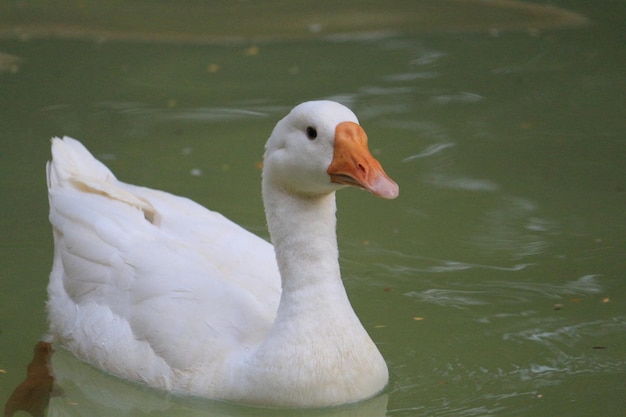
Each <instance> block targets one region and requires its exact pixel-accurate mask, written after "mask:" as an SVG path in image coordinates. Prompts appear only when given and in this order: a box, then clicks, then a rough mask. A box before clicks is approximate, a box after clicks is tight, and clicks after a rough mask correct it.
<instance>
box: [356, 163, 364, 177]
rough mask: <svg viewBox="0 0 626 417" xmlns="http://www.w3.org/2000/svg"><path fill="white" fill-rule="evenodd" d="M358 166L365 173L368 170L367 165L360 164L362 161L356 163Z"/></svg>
mask: <svg viewBox="0 0 626 417" xmlns="http://www.w3.org/2000/svg"><path fill="white" fill-rule="evenodd" d="M356 167H357V169H358V170H359V171H361V172H362V173H364V174H365V173H366V172H367V169H365V166H363V164H360V163H359V164H356Z"/></svg>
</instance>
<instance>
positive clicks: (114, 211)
mask: <svg viewBox="0 0 626 417" xmlns="http://www.w3.org/2000/svg"><path fill="white" fill-rule="evenodd" d="M357 123H358V121H357V119H356V117H355V116H354V114H353V113H352V112H351V111H350V110H348V109H347V108H345V107H344V106H341V105H340V104H337V103H334V102H328V101H319V102H307V103H303V104H301V105H299V106H297V107H295V108H294V109H293V110H292V111H291V113H290V114H288V115H287V116H286V117H285V118H284V119H282V120H281V121H280V122H279V123H278V124H277V125H276V127H275V129H274V131H273V133H272V135H271V137H270V139H269V140H268V142H267V145H266V152H265V158H264V169H263V199H264V204H265V208H266V214H267V220H268V226H269V230H270V235H271V238H272V242H273V243H274V246H272V245H271V244H270V243H268V242H267V241H265V240H263V239H261V238H259V237H257V236H255V235H254V234H252V233H250V232H248V231H246V230H245V229H243V228H241V227H240V226H238V225H237V224H235V223H233V222H231V221H230V220H228V219H226V218H225V217H224V216H222V215H220V214H218V213H216V212H212V211H209V210H207V209H205V208H204V207H201V206H200V205H198V204H196V203H194V202H193V201H191V200H188V199H186V198H182V197H177V196H174V195H171V194H168V193H165V192H162V191H156V190H152V189H148V188H144V187H138V186H134V185H130V184H125V183H123V182H121V181H118V180H117V179H116V178H115V176H114V175H113V174H112V173H111V172H110V171H109V170H108V168H106V167H105V166H104V165H103V164H102V163H100V162H98V161H97V160H96V159H95V158H94V157H93V156H92V155H91V154H90V153H89V151H87V149H86V148H85V147H84V146H83V145H81V144H80V143H79V142H78V141H76V140H74V139H71V138H68V137H65V138H63V139H59V138H55V139H53V141H52V161H51V162H49V163H48V166H47V176H48V190H49V200H50V222H51V224H52V227H53V233H54V243H55V253H54V264H53V268H52V272H51V275H50V284H49V287H48V293H49V300H48V311H49V321H50V332H51V334H52V336H53V337H54V339H55V340H56V341H58V342H59V343H61V344H62V345H63V346H65V348H67V349H68V350H70V351H71V352H73V353H74V354H75V355H76V356H77V357H78V358H80V359H82V360H84V361H86V362H88V363H91V364H93V365H94V366H97V367H99V368H101V369H104V370H106V371H108V372H111V373H113V374H115V375H118V376H121V377H124V378H128V379H131V380H136V381H143V382H145V383H147V384H148V385H151V386H153V387H157V388H161V389H166V390H171V391H174V392H180V393H187V394H192V395H199V396H203V397H208V398H214V399H221V400H228V401H236V402H246V403H253V404H262V405H272V406H296V407H317V406H327V405H334V404H340V403H347V402H354V401H358V400H361V399H364V398H367V397H370V396H372V395H375V394H376V393H377V392H379V391H380V390H381V389H382V388H383V387H384V386H385V384H386V382H387V378H388V376H387V368H386V365H385V362H384V360H383V358H382V356H381V355H380V353H379V352H378V349H377V348H376V346H375V345H374V343H373V342H372V340H371V339H370V337H369V336H368V335H367V333H366V332H365V330H364V329H363V326H362V325H361V323H360V322H359V320H358V318H357V317H356V315H355V314H354V311H353V310H352V308H351V306H350V303H349V301H348V299H347V296H346V293H345V290H344V287H343V284H342V282H341V277H340V274H339V264H338V261H337V244H336V234H335V222H336V221H335V199H334V191H335V190H337V189H339V188H341V187H344V186H345V185H356V186H359V187H361V188H365V189H368V190H369V191H371V192H372V193H374V194H376V195H379V196H381V197H384V198H394V197H395V196H397V194H398V187H397V185H396V184H395V183H394V182H393V181H392V180H390V179H389V177H387V175H386V174H385V173H384V171H383V170H382V168H381V167H380V164H378V162H377V161H376V160H375V159H374V158H373V157H372V156H371V154H370V153H369V151H367V145H366V137H365V133H364V132H363V130H362V129H361V127H360V126H358V124H357ZM311 129H313V130H311ZM313 132H314V133H313ZM279 271H280V272H279Z"/></svg>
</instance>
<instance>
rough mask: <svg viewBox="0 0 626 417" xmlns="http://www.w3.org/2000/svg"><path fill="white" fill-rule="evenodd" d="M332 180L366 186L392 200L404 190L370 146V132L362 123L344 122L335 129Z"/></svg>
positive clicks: (330, 167)
mask: <svg viewBox="0 0 626 417" xmlns="http://www.w3.org/2000/svg"><path fill="white" fill-rule="evenodd" d="M326 172H328V175H330V181H331V182H333V183H336V184H344V185H352V186H356V187H359V188H363V189H364V190H367V191H369V192H371V193H372V194H374V195H376V196H378V197H382V198H387V199H392V198H396V197H397V196H398V194H399V193H400V189H399V187H398V184H396V183H395V182H394V181H393V180H392V179H391V178H389V176H388V175H387V174H385V171H383V167H382V166H381V165H380V162H378V161H377V160H376V158H374V157H373V156H372V154H371V153H370V151H369V149H368V147H367V135H366V134H365V131H364V130H363V128H362V127H361V126H359V125H358V124H356V123H353V122H342V123H339V124H338V125H337V128H336V129H335V147H334V150H333V161H332V162H331V163H330V166H329V167H328V170H327V171H326Z"/></svg>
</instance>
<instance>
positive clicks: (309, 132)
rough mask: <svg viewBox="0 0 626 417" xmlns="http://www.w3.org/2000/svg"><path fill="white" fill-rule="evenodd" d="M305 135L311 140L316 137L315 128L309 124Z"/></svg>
mask: <svg viewBox="0 0 626 417" xmlns="http://www.w3.org/2000/svg"><path fill="white" fill-rule="evenodd" d="M306 135H307V136H308V138H309V139H311V140H313V139H315V138H316V137H317V130H316V129H315V128H314V127H311V126H309V127H307V128H306Z"/></svg>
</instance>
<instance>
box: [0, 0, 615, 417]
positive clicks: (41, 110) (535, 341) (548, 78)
mask: <svg viewBox="0 0 626 417" xmlns="http://www.w3.org/2000/svg"><path fill="white" fill-rule="evenodd" d="M564 3H565V4H564V5H565V6H567V5H568V4H567V2H564ZM570 5H572V6H575V7H578V8H579V9H580V7H581V6H580V4H579V3H577V2H571V3H570ZM582 12H584V13H587V14H590V18H591V22H592V23H591V24H590V25H587V26H585V27H579V28H571V29H564V30H558V31H557V30H535V29H533V30H522V31H519V30H518V31H506V30H492V31H479V32H475V31H467V30H456V31H438V32H436V33H435V32H430V33H423V32H422V33H388V32H382V33H381V32H380V31H376V32H372V34H371V36H357V37H350V36H326V37H314V38H308V37H307V38H300V39H293V38H289V39H284V40H281V39H280V38H279V39H273V40H271V41H266V42H258V43H246V42H242V43H234V44H233V43H225V44H220V43H207V44H194V45H187V44H184V43H177V44H170V43H134V42H113V41H105V42H94V41H92V40H54V39H33V40H30V41H19V40H12V39H5V40H2V41H0V51H2V52H4V53H7V54H10V55H12V56H15V57H19V61H18V62H19V63H18V64H15V66H14V67H12V68H13V70H11V71H7V72H4V73H2V74H0V111H1V114H2V116H1V118H0V144H1V146H2V151H1V152H0V187H1V193H2V196H3V197H2V199H1V200H0V214H1V215H0V230H2V236H3V239H2V240H0V259H1V262H0V372H1V373H0V399H1V400H2V401H3V402H4V401H6V399H7V398H8V397H9V396H10V394H11V392H12V391H13V389H14V388H15V387H16V386H17V385H18V384H19V383H20V382H21V381H22V380H23V378H24V375H25V369H26V366H27V364H28V362H29V361H30V360H31V357H32V349H33V347H34V346H35V343H36V342H37V341H38V340H39V339H40V337H41V336H42V334H43V333H44V332H45V329H46V323H45V297H46V296H45V287H46V283H47V274H48V272H49V269H50V266H51V258H52V246H51V233H50V228H49V225H48V223H47V218H46V217H47V199H46V187H45V174H44V165H45V161H46V160H47V159H48V158H49V138H50V137H51V136H54V135H70V136H73V137H75V138H78V139H80V140H82V141H83V143H85V145H86V146H87V147H88V148H89V149H91V150H92V151H93V152H94V154H95V155H96V156H98V157H99V158H100V159H101V160H103V161H104V162H105V163H106V164H107V165H108V166H109V167H110V168H111V169H112V170H113V171H114V172H115V173H116V174H117V176H118V178H120V179H122V180H124V181H127V182H132V183H137V184H142V185H147V186H150V187H154V188H159V189H163V190H167V191H169V192H172V193H175V194H180V195H185V196H188V197H190V198H192V199H194V200H196V201H198V202H199V203H201V204H203V205H205V206H207V207H210V208H211V209H214V210H218V211H220V212H222V213H224V214H226V215H227V216H228V217H230V218H231V219H233V220H234V221H236V222H238V223H240V224H242V225H244V226H245V227H247V228H249V229H250V230H252V231H254V232H256V233H258V234H260V235H262V236H266V235H267V233H266V232H265V220H264V215H263V211H262V206H261V202H260V184H259V176H260V171H259V162H260V161H261V157H262V153H263V144H264V142H265V140H266V138H267V137H268V135H269V133H270V132H271V129H272V127H273V125H274V123H275V122H276V120H278V119H279V118H281V117H282V116H283V115H284V114H285V113H286V112H287V111H288V110H289V109H290V108H291V107H292V106H293V105H295V104H297V103H298V102H300V101H304V100H308V99H319V98H326V99H334V100H338V101H341V102H342V103H344V104H346V105H348V106H349V107H351V108H352V109H353V110H354V111H355V113H356V114H357V115H358V116H359V118H360V120H361V123H362V125H363V126H364V127H365V129H366V131H367V132H368V134H369V137H370V146H371V147H372V148H373V150H374V152H375V154H376V156H377V157H378V158H379V159H380V160H381V162H382V163H383V165H384V166H385V168H386V170H387V172H388V173H389V174H390V175H391V176H392V177H393V178H394V179H395V180H396V181H397V182H398V183H399V184H400V188H401V196H400V198H399V199H398V200H396V201H382V200H377V199H375V198H373V197H372V196H370V195H368V194H366V193H363V192H359V191H358V190H348V191H345V192H342V193H341V194H340V196H339V197H338V204H339V213H338V217H339V231H338V233H339V244H340V248H341V264H342V270H343V276H344V281H345V284H346V287H347V290H348V292H349V294H350V297H351V300H352V302H353V305H354V307H355V310H356V311H357V313H358V315H359V317H360V318H361V320H362V321H363V323H364V325H365V326H366V328H367V329H368V331H369V332H370V334H371V335H372V338H373V339H374V340H375V341H376V343H377V344H378V345H379V347H380V349H381V351H382V353H383V355H384V356H385V358H386V359H387V361H388V364H389V368H390V372H391V381H390V385H389V387H388V388H387V389H386V390H385V393H384V395H383V396H382V397H379V398H377V399H375V400H373V401H372V402H367V403H365V404H361V405H358V406H352V407H340V408H338V409H334V410H322V411H316V412H310V413H303V414H312V415H385V414H387V415H390V416H528V415H533V416H554V415H568V416H589V415H602V416H618V415H622V413H623V410H624V409H626V401H625V400H624V398H626V396H625V395H626V384H625V383H624V381H625V377H626V337H625V330H626V308H625V304H624V294H626V286H625V279H624V278H625V276H624V272H625V270H626V261H625V260H624V259H625V257H624V249H625V246H624V236H625V235H626V219H625V216H624V209H625V207H626V189H625V186H626V184H624V178H626V166H625V164H624V162H623V161H624V157H625V156H626V152H625V151H626V144H625V141H624V137H625V136H626V126H625V123H624V120H625V117H624V116H626V111H625V110H626V107H625V103H626V100H624V98H625V94H624V93H625V91H624V90H625V86H626V76H625V75H624V71H623V68H624V64H625V63H626V59H625V57H626V55H625V53H626V46H625V45H626V44H625V43H624V42H623V40H624V38H623V34H622V33H621V32H620V31H619V30H618V28H617V25H618V24H619V23H616V22H618V21H619V19H616V18H615V17H614V14H615V13H617V11H611V10H599V11H598V10H596V11H595V12H594V11H593V10H585V9H582ZM593 13H595V14H593ZM622 17H626V16H622ZM622 20H623V19H622ZM329 325H330V324H329ZM53 366H54V368H55V372H56V376H57V380H56V383H57V385H58V386H59V389H55V395H54V396H53V398H52V400H51V404H50V410H49V415H60V414H63V415H67V414H73V415H100V414H101V415H105V414H106V415H111V414H115V415H142V414H147V413H152V414H153V415H268V414H273V413H274V412H271V413H270V412H268V411H267V410H258V409H254V408H246V407H239V406H231V405H224V404H219V403H214V402H207V401H203V400H190V399H184V398H178V397H171V396H167V395H164V394H162V393H158V392H155V391H152V390H149V389H145V388H143V387H141V386H137V385H134V384H129V383H127V382H124V381H120V380H118V379H116V378H113V377H110V376H107V375H104V374H102V373H100V372H98V371H95V370H93V369H91V368H90V367H88V366H85V365H83V364H81V363H79V362H77V361H76V360H74V359H73V358H72V357H71V356H69V355H67V354H66V353H64V352H62V351H58V352H57V353H56V354H55V356H54V358H53ZM274 414H278V415H282V414H285V415H293V412H290V413H282V412H275V413H274Z"/></svg>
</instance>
